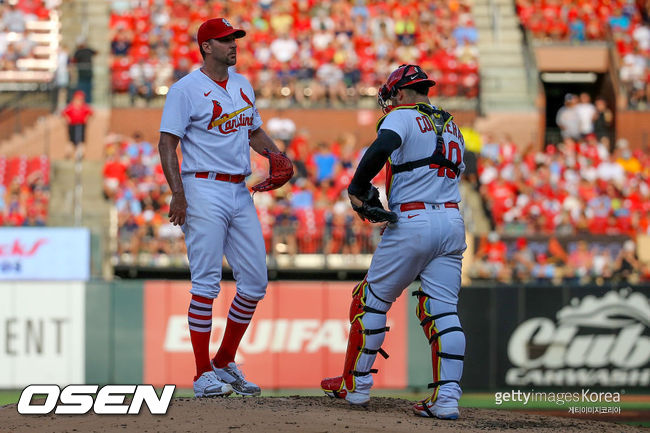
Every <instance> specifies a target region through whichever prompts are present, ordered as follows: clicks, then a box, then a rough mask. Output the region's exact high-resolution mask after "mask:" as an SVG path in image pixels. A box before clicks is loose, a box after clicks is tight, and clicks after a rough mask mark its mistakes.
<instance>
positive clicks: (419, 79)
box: [377, 65, 436, 113]
mask: <svg viewBox="0 0 650 433" xmlns="http://www.w3.org/2000/svg"><path fill="white" fill-rule="evenodd" d="M416 83H426V84H428V85H429V87H431V86H435V85H436V82H435V81H433V80H430V79H429V76H428V75H427V74H426V73H425V72H424V71H423V70H422V68H420V67H419V66H417V65H401V66H400V67H399V68H397V69H395V70H394V71H393V73H392V74H390V76H389V77H388V80H386V84H384V85H383V86H381V87H380V88H379V92H378V94H377V101H378V102H379V106H380V107H381V109H382V111H383V112H384V113H388V112H389V111H390V110H391V109H392V106H391V105H390V99H392V98H394V97H395V95H397V90H399V89H401V88H403V87H407V86H410V85H412V84H416Z"/></svg>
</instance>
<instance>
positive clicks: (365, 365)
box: [342, 280, 391, 391]
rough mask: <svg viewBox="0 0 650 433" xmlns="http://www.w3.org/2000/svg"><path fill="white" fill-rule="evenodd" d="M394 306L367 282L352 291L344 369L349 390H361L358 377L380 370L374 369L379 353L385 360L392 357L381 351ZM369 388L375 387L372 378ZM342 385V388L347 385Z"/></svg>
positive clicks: (344, 380)
mask: <svg viewBox="0 0 650 433" xmlns="http://www.w3.org/2000/svg"><path fill="white" fill-rule="evenodd" d="M390 306H391V304H390V303H388V302H384V301H382V300H381V299H379V298H377V297H376V296H375V295H374V294H373V293H372V289H371V288H370V285H369V284H368V282H367V281H366V280H363V281H362V282H361V283H359V284H358V285H357V286H356V287H355V288H354V291H353V292H352V304H351V305H350V336H349V338H348V348H347V351H346V354H345V363H344V366H343V383H345V387H346V389H347V390H348V391H354V390H355V389H356V388H357V385H358V383H357V382H358V381H357V378H360V377H363V378H366V377H367V376H368V375H370V374H371V373H376V372H377V369H373V368H372V364H373V363H374V362H375V358H376V357H377V354H378V353H379V354H380V355H382V356H383V357H384V358H388V354H387V353H386V352H385V351H384V350H383V349H382V348H381V345H382V343H383V342H384V338H385V336H386V331H388V330H389V328H388V327H387V326H386V312H387V311H388V310H389V309H390ZM362 382H364V383H366V382H367V385H368V386H367V387H368V388H370V386H372V378H370V380H363V379H362ZM343 383H342V385H343Z"/></svg>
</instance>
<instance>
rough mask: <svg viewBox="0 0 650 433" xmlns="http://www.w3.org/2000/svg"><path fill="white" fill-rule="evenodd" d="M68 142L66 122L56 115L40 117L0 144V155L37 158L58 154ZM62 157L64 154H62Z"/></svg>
mask: <svg viewBox="0 0 650 433" xmlns="http://www.w3.org/2000/svg"><path fill="white" fill-rule="evenodd" d="M67 142H68V131H67V126H66V124H65V120H64V119H63V118H62V117H61V116H59V115H56V114H51V115H48V116H44V117H40V118H39V119H38V120H37V121H36V123H35V124H34V125H33V126H31V127H29V128H27V129H25V130H24V131H23V132H21V133H18V134H13V135H12V136H11V137H9V138H7V139H6V140H4V141H2V142H0V153H2V154H3V155H5V156H18V155H26V156H36V155H44V154H45V155H50V157H52V155H53V154H55V155H56V154H58V150H59V148H64V145H65V144H67ZM61 157H63V153H62V152H61Z"/></svg>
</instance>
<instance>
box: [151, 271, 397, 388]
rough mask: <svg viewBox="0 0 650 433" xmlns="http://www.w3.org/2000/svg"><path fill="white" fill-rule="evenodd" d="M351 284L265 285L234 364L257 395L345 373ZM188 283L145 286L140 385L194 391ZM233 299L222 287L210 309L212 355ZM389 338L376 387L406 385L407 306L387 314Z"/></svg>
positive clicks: (227, 286)
mask: <svg viewBox="0 0 650 433" xmlns="http://www.w3.org/2000/svg"><path fill="white" fill-rule="evenodd" d="M355 284H356V283H353V282H286V281H285V282H271V283H270V284H269V287H268V290H267V295H266V298H264V300H263V301H261V302H260V303H259V304H258V307H257V310H256V312H255V315H254V316H253V321H252V322H251V324H250V326H249V328H248V330H247V332H246V334H245V335H244V338H243V340H242V343H241V346H240V349H239V352H238V358H237V359H236V360H235V361H236V362H237V363H242V364H243V367H242V369H243V371H244V372H245V373H246V377H247V378H249V379H250V380H251V381H253V382H255V383H257V384H258V385H260V386H261V387H262V388H271V389H273V388H318V387H319V386H320V381H321V379H322V378H324V377H331V376H338V375H340V374H341V372H342V369H343V360H344V358H345V351H346V347H347V336H348V330H349V317H348V313H349V308H350V301H351V299H352V298H351V293H352V289H353V288H354V285H355ZM189 289H190V283H189V282H169V281H147V282H146V283H145V286H144V347H145V353H144V378H143V379H144V383H151V384H154V385H163V384H176V385H178V386H180V387H186V388H190V387H192V380H193V376H194V374H195V367H194V357H193V354H192V345H191V341H190V335H189V330H188V324H187V310H188V305H189V300H190V294H189ZM234 294H235V285H234V283H232V282H222V285H221V293H220V295H219V297H218V298H217V299H216V300H215V303H214V306H213V319H212V335H211V348H210V353H211V356H213V355H214V354H215V353H216V350H217V349H218V347H219V343H220V342H221V339H222V337H223V333H224V329H225V326H226V318H227V316H228V309H229V308H230V303H231V301H232V299H233V297H234ZM388 326H390V331H389V332H388V333H387V335H386V341H385V343H384V346H383V347H384V349H385V350H386V351H387V352H388V353H389V355H390V358H388V359H384V358H382V357H380V356H379V357H377V361H376V363H375V367H376V368H378V369H379V371H380V373H379V374H378V375H375V377H374V379H375V386H376V387H380V388H403V387H405V386H406V385H407V366H406V359H407V351H408V350H407V323H406V301H405V296H402V297H401V298H400V299H398V301H397V302H396V303H395V304H393V307H392V308H391V310H390V311H389V313H388Z"/></svg>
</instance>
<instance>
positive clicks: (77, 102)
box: [62, 90, 93, 158]
mask: <svg viewBox="0 0 650 433" xmlns="http://www.w3.org/2000/svg"><path fill="white" fill-rule="evenodd" d="M62 114H63V117H65V120H66V121H67V122H68V134H69V137H70V143H72V149H70V150H69V151H68V152H67V153H66V158H70V157H71V156H72V153H73V152H74V151H75V150H76V153H77V156H78V157H79V158H80V157H81V156H82V155H83V148H82V146H80V144H83V143H85V142H86V123H87V122H88V119H89V118H90V116H92V114H93V109H92V108H90V106H89V105H88V104H86V95H85V93H84V92H83V91H82V90H77V91H76V92H74V96H73V97H72V101H70V103H69V104H68V106H67V107H65V109H64V110H63V112H62Z"/></svg>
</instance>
